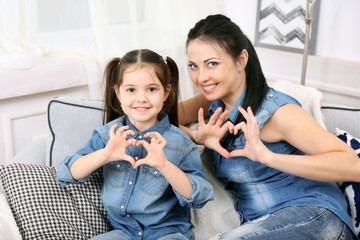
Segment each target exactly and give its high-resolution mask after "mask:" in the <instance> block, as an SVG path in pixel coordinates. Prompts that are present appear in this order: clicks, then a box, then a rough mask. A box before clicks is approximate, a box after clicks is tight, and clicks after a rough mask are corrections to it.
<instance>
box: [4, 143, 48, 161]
mask: <svg viewBox="0 0 360 240" xmlns="http://www.w3.org/2000/svg"><path fill="white" fill-rule="evenodd" d="M46 145H47V139H46V138H40V139H38V140H36V141H34V142H33V143H32V144H30V145H29V146H27V147H25V148H24V149H23V150H21V151H20V152H19V153H17V154H16V155H15V156H14V157H13V158H11V159H10V160H9V161H8V162H7V163H6V165H8V164H11V163H27V164H39V165H45V164H46Z"/></svg>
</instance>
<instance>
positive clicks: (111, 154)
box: [104, 124, 136, 166]
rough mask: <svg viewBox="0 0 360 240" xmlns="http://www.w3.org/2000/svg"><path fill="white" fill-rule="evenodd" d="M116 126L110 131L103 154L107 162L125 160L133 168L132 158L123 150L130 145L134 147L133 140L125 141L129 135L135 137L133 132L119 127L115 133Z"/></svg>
mask: <svg viewBox="0 0 360 240" xmlns="http://www.w3.org/2000/svg"><path fill="white" fill-rule="evenodd" d="M116 127H117V124H114V126H112V127H111V129H110V140H109V142H108V144H107V145H106V146H105V148H104V152H105V155H106V158H107V160H108V162H111V161H119V160H125V161H128V162H129V163H131V165H133V166H134V164H135V160H134V158H133V157H131V156H129V155H127V154H126V152H125V150H126V148H127V147H129V146H131V145H136V140H135V139H133V138H132V139H129V140H126V138H127V137H128V136H129V135H135V132H134V131H133V130H127V129H128V128H129V126H123V127H120V128H119V129H117V130H116V131H115V129H116Z"/></svg>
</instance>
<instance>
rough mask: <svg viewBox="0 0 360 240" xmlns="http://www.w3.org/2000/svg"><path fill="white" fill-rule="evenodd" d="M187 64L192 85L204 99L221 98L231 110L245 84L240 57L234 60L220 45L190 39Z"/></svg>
mask: <svg viewBox="0 0 360 240" xmlns="http://www.w3.org/2000/svg"><path fill="white" fill-rule="evenodd" d="M187 53H188V64H189V71H190V77H191V80H192V82H193V83H194V85H195V86H196V87H197V88H198V89H199V90H200V91H201V92H202V93H203V94H204V96H205V97H206V99H208V100H209V101H214V100H217V99H221V100H222V101H223V102H224V103H225V105H226V108H228V109H232V107H233V106H234V105H235V104H236V102H237V100H238V98H239V97H240V96H241V94H242V92H243V90H244V89H245V85H246V76H245V71H243V70H244V68H245V66H244V65H243V64H241V62H240V57H239V59H238V60H236V61H234V59H233V58H232V57H231V56H230V55H229V54H228V53H227V52H226V51H225V50H223V49H222V48H221V47H220V46H218V45H214V44H210V43H207V42H205V41H202V40H199V39H194V40H191V41H190V42H189V44H188V50H187Z"/></svg>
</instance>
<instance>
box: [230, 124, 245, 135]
mask: <svg viewBox="0 0 360 240" xmlns="http://www.w3.org/2000/svg"><path fill="white" fill-rule="evenodd" d="M245 127H246V123H245V122H241V123H238V124H236V125H235V126H234V133H233V134H234V135H237V134H238V132H239V131H240V130H241V131H243V129H244V128H245ZM245 131H246V130H245ZM243 132H244V131H243ZM244 133H245V132H244Z"/></svg>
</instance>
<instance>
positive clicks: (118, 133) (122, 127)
mask: <svg viewBox="0 0 360 240" xmlns="http://www.w3.org/2000/svg"><path fill="white" fill-rule="evenodd" d="M128 128H129V126H121V127H119V128H118V129H117V130H116V132H115V134H117V135H121V133H122V132H123V131H125V130H126V129H128Z"/></svg>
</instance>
